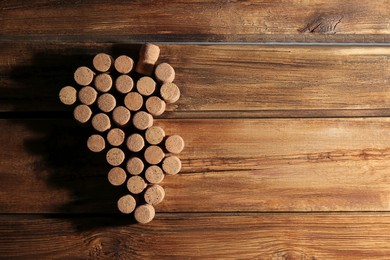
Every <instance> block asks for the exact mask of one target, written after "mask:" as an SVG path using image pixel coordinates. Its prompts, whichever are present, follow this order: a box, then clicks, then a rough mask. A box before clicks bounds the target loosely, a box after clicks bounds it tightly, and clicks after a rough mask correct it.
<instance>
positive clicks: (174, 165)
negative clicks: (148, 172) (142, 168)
mask: <svg viewBox="0 0 390 260" xmlns="http://www.w3.org/2000/svg"><path fill="white" fill-rule="evenodd" d="M162 168H163V171H164V172H165V173H166V174H169V175H174V174H177V173H179V172H180V170H181V161H180V159H179V158H177V157H176V156H168V157H166V158H165V159H164V161H163V163H162Z"/></svg>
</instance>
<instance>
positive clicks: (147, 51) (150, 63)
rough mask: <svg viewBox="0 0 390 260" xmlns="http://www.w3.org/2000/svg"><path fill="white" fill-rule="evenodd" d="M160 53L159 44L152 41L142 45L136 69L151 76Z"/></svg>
mask: <svg viewBox="0 0 390 260" xmlns="http://www.w3.org/2000/svg"><path fill="white" fill-rule="evenodd" d="M159 55H160V48H159V47H158V46H157V45H154V44H151V43H147V44H144V45H143V46H142V47H141V50H140V53H139V59H138V63H137V66H136V68H135V71H136V72H138V73H140V74H143V75H148V76H151V75H152V74H153V71H154V65H155V64H156V62H157V60H158V57H159Z"/></svg>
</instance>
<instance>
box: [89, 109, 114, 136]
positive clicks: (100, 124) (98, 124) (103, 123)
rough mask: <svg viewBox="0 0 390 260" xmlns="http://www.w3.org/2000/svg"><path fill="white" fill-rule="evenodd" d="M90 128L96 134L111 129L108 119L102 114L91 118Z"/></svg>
mask: <svg viewBox="0 0 390 260" xmlns="http://www.w3.org/2000/svg"><path fill="white" fill-rule="evenodd" d="M92 127H93V128H94V129H95V130H96V131H98V132H105V131H107V130H108V129H110V128H111V122H110V118H109V117H108V115H106V114H104V113H99V114H96V115H95V116H94V117H93V118H92Z"/></svg>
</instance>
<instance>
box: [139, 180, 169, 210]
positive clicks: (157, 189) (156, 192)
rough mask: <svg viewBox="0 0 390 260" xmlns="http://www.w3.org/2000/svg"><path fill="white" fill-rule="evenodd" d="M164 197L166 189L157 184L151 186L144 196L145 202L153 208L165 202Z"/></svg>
mask: <svg viewBox="0 0 390 260" xmlns="http://www.w3.org/2000/svg"><path fill="white" fill-rule="evenodd" d="M164 197H165V190H164V188H163V187H161V186H160V185H157V184H154V185H151V186H149V187H148V188H147V189H146V191H145V194H144V199H145V202H146V203H148V204H150V205H153V206H156V205H157V204H159V203H161V202H162V201H163V200H164Z"/></svg>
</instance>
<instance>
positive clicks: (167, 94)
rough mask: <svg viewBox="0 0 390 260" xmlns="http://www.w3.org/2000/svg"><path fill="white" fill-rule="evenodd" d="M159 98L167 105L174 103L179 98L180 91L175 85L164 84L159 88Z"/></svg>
mask: <svg viewBox="0 0 390 260" xmlns="http://www.w3.org/2000/svg"><path fill="white" fill-rule="evenodd" d="M160 95H161V97H162V98H163V99H164V100H165V102H167V103H168V104H172V103H175V102H176V101H178V100H179V98H180V89H179V87H178V86H177V85H176V84H175V83H172V82H171V83H164V84H163V85H162V86H161V88H160Z"/></svg>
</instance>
